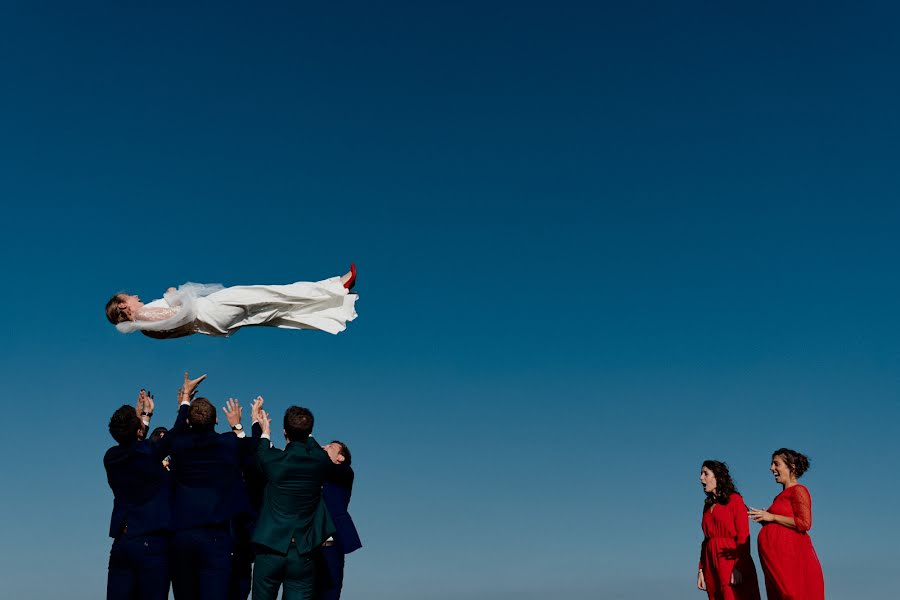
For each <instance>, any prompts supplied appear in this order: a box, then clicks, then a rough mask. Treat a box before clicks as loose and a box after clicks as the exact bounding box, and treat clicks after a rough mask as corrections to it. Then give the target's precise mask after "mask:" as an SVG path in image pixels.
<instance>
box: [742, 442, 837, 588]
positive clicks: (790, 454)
mask: <svg viewBox="0 0 900 600" xmlns="http://www.w3.org/2000/svg"><path fill="white" fill-rule="evenodd" d="M769 468H770V470H771V471H772V474H773V475H775V481H776V482H777V483H780V484H781V487H783V488H784V489H783V490H782V492H781V493H780V494H778V495H777V496H775V500H774V501H773V502H772V506H770V507H769V509H768V510H759V509H756V508H753V509H750V512H749V514H750V518H751V519H753V520H754V521H756V522H757V523H762V525H763V528H762V531H760V532H759V540H758V542H759V561H760V563H761V564H762V568H763V575H765V579H766V595H767V596H768V598H769V600H824V598H825V580H824V578H823V577H822V566H821V565H820V564H819V558H818V557H817V556H816V551H815V549H814V548H813V545H812V540H810V539H809V534H808V533H807V532H808V531H809V529H810V527H812V500H811V499H810V497H809V490H807V489H806V487H805V486H802V485H800V484H799V483H797V479H799V478H800V476H801V475H803V473H805V472H806V470H807V469H809V459H808V458H806V457H805V456H804V455H802V454H800V453H799V452H796V451H794V450H789V449H788V448H781V449H779V450H776V451H775V452H774V453H773V454H772V465H771V466H770V467H769Z"/></svg>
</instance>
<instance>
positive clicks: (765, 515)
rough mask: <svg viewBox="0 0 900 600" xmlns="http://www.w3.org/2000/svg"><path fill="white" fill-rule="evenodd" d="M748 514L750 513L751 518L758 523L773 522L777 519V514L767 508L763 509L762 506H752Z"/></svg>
mask: <svg viewBox="0 0 900 600" xmlns="http://www.w3.org/2000/svg"><path fill="white" fill-rule="evenodd" d="M747 514H748V515H750V518H751V519H753V521H755V522H756V523H771V522H772V521H774V520H775V515H773V514H772V513H770V512H769V511H767V510H762V509H761V508H751V509H750V510H748V511H747Z"/></svg>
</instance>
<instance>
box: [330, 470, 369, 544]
mask: <svg viewBox="0 0 900 600" xmlns="http://www.w3.org/2000/svg"><path fill="white" fill-rule="evenodd" d="M353 478H354V474H353V469H352V468H350V467H349V466H345V465H334V468H333V469H332V471H331V473H330V474H329V476H328V480H327V481H326V482H325V484H324V485H323V486H322V498H323V499H324V500H325V507H326V508H327V509H328V514H330V515H331V520H332V521H334V528H335V529H336V530H337V531H336V533H335V534H334V541H335V542H336V546H337V547H338V548H339V549H340V550H341V552H343V553H344V554H350V553H351V552H353V551H354V550H359V549H360V548H362V542H361V541H360V539H359V533H357V531H356V526H355V525H354V524H353V519H351V518H350V513H349V512H347V508H348V507H349V506H350V496H351V495H352V493H353Z"/></svg>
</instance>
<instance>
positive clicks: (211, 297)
mask: <svg viewBox="0 0 900 600" xmlns="http://www.w3.org/2000/svg"><path fill="white" fill-rule="evenodd" d="M355 284H356V265H353V264H351V265H350V271H348V272H347V273H345V274H344V275H342V276H340V277H331V278H330V279H325V280H323V281H316V282H314V283H310V282H305V281H298V282H297V283H290V284H288V285H237V286H234V287H223V286H221V285H219V284H202V283H190V282H189V283H185V284H184V285H182V286H180V287H179V288H178V289H175V288H169V289H168V291H166V293H165V295H164V296H163V297H162V298H160V299H159V300H154V301H153V302H148V303H147V304H144V303H143V302H141V299H140V298H139V297H138V296H136V295H129V294H125V293H119V294H116V295H114V296H113V297H112V298H110V299H109V302H107V303H106V318H107V319H109V322H110V323H112V324H113V325H115V326H116V329H118V330H119V331H121V332H122V333H131V332H133V331H140V332H141V333H143V334H144V335H146V336H149V337H152V338H158V339H167V338H177V337H184V336H187V335H193V334H195V333H202V334H204V335H214V336H221V337H225V336H229V335H231V334H233V333H234V332H235V331H237V330H238V329H240V328H241V327H249V326H252V325H264V326H266V327H281V328H284V329H318V330H320V331H327V332H328V333H332V334H337V333H340V332H342V331H343V330H344V329H346V328H347V322H349V321H352V320H353V319H355V318H356V309H355V308H354V305H355V304H356V300H357V298H358V296H357V295H356V294H353V293H350V290H351V289H353V286H354V285H355Z"/></svg>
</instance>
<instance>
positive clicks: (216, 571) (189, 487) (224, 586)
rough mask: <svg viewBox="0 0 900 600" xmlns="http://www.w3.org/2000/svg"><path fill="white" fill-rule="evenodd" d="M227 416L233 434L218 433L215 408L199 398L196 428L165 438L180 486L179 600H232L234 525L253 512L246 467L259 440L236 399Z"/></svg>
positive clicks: (194, 405) (191, 416)
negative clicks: (248, 432)
mask: <svg viewBox="0 0 900 600" xmlns="http://www.w3.org/2000/svg"><path fill="white" fill-rule="evenodd" d="M186 401H189V399H185V398H182V404H184V403H185V402H186ZM225 415H226V417H227V418H228V423H229V425H231V429H232V431H231V432H230V433H222V434H219V433H216V431H215V426H216V409H215V407H213V405H212V404H211V403H210V402H209V400H207V399H206V398H197V399H196V400H193V402H190V407H189V408H188V415H187V420H188V423H189V425H190V429H189V430H188V431H183V432H177V433H175V432H169V433H168V434H167V435H166V436H165V438H163V439H165V440H170V446H169V448H170V452H169V454H170V455H171V457H172V475H173V479H174V485H175V501H174V509H173V511H174V514H173V519H172V520H173V529H174V531H175V533H174V535H173V538H172V546H173V559H174V565H173V578H172V585H173V591H174V592H175V597H176V598H177V599H179V600H195V599H201V600H206V599H208V600H223V599H225V598H227V597H228V595H229V582H230V577H231V570H232V552H233V550H234V537H233V535H232V526H233V522H234V520H235V519H237V518H239V517H241V516H244V515H248V514H251V512H252V509H251V507H250V503H249V500H248V498H247V491H246V488H245V486H244V482H243V480H242V478H241V465H242V463H243V462H244V461H245V459H246V458H247V457H249V456H252V455H253V454H254V452H255V451H256V446H257V443H258V442H259V438H247V437H244V432H243V427H242V426H241V422H240V421H241V408H240V405H239V404H238V402H237V401H236V400H229V401H228V405H227V407H226V408H225Z"/></svg>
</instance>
